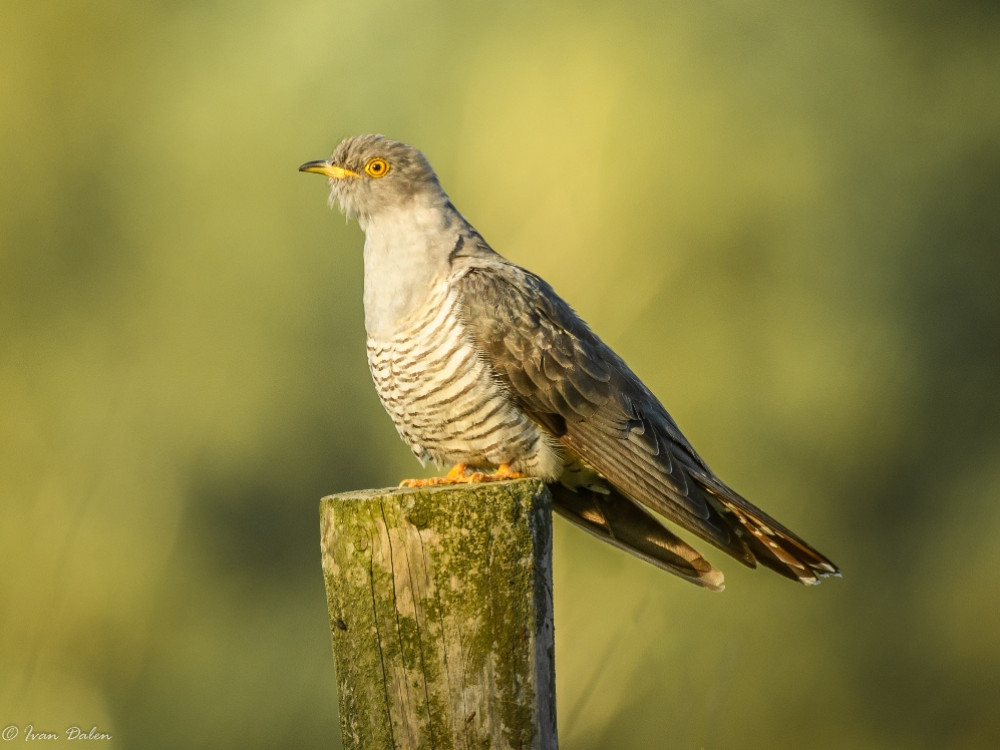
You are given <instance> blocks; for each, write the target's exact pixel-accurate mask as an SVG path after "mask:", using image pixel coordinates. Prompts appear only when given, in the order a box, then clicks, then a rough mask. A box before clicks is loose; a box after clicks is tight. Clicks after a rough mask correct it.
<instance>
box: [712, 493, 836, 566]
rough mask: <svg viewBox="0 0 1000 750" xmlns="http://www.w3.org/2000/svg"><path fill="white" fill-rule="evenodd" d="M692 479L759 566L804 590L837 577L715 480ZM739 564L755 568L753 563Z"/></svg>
mask: <svg viewBox="0 0 1000 750" xmlns="http://www.w3.org/2000/svg"><path fill="white" fill-rule="evenodd" d="M692 478H693V479H694V480H695V481H696V482H698V484H699V485H701V487H702V488H703V489H704V490H705V491H706V492H705V494H706V496H707V499H708V500H709V502H710V504H711V505H712V506H713V508H714V509H715V510H717V511H718V512H719V513H720V515H721V516H722V518H723V519H724V520H725V521H726V525H727V526H729V528H730V530H731V531H733V532H734V533H735V534H736V536H737V537H738V538H739V539H740V540H741V541H742V542H743V544H744V545H745V546H746V548H747V549H748V550H749V551H750V552H751V553H752V555H753V557H754V558H756V561H757V562H759V563H760V564H761V565H763V566H765V567H767V568H770V569H771V570H773V571H774V572H776V573H779V574H780V575H783V576H785V577H786V578H790V579H792V580H793V581H799V582H800V583H804V584H805V585H807V586H815V585H816V584H817V583H819V582H820V578H825V577H827V576H838V577H839V576H840V570H839V569H838V568H837V566H836V565H834V564H833V562H831V561H830V560H829V559H828V558H827V557H825V556H824V555H823V554H821V553H820V552H819V551H817V550H816V549H814V548H813V547H812V546H810V545H809V544H808V543H807V542H806V541H804V540H803V539H802V538H801V537H799V536H798V535H797V534H795V533H794V532H793V531H791V530H790V529H788V528H786V527H785V526H783V525H782V524H780V523H778V522H777V521H775V520H774V519H773V518H771V517H770V516H769V515H768V514H767V513H765V512H764V511H762V510H761V509H760V508H758V507H757V506H755V505H753V504H752V503H750V502H749V501H747V500H746V499H744V498H743V497H741V496H740V495H739V494H737V493H736V492H734V491H733V490H731V489H730V488H729V487H727V486H726V485H725V484H723V483H722V482H720V481H719V480H717V479H716V478H715V477H711V478H707V477H702V476H698V475H692ZM706 480H707V481H706ZM709 541H711V540H709ZM723 549H724V548H723ZM727 551H728V550H727ZM731 554H732V553H731ZM734 557H736V555H734ZM737 559H740V558H739V557H737ZM741 561H742V562H744V563H745V564H748V565H749V566H750V567H754V565H753V562H752V561H750V562H748V561H747V560H746V559H745V558H744V559H742V560H741Z"/></svg>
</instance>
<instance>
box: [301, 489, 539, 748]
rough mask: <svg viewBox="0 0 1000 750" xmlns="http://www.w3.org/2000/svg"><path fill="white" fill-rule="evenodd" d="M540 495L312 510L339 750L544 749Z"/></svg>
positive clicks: (438, 493)
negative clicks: (318, 531)
mask: <svg viewBox="0 0 1000 750" xmlns="http://www.w3.org/2000/svg"><path fill="white" fill-rule="evenodd" d="M551 510H552V499H551V497H550V495H549V492H548V490H547V489H546V488H545V485H544V484H542V483H541V482H539V481H537V480H518V481H513V482H493V483H489V484H473V485H452V486H445V487H434V488H427V489H412V490H411V489H393V490H369V491H364V492H351V493H345V494H342V495H334V496H332V497H327V498H324V499H323V501H322V503H321V504H320V521H321V527H322V552H323V573H324V577H325V579H326V595H327V604H328V607H329V611H330V632H331V634H332V638H333V653H334V658H335V660H336V664H337V685H338V691H339V696H340V727H341V732H342V734H343V739H344V747H345V748H347V749H348V750H353V748H358V749H359V750H379V749H381V748H386V750H389V749H393V748H402V749H403V750H406V749H407V748H428V749H433V750H437V749H438V748H455V749H456V750H458V749H465V748H470V749H471V748H484V749H485V748H512V749H515V748H521V749H523V750H528V749H529V748H535V749H536V750H550V749H551V750H554V749H555V748H556V747H557V742H556V711H555V669H554V658H555V649H554V645H553V629H552V512H551Z"/></svg>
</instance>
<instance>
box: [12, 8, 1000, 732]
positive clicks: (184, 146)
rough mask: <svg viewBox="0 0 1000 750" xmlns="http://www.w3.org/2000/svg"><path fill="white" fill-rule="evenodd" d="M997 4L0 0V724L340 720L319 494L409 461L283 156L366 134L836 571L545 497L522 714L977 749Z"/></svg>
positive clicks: (999, 475)
mask: <svg viewBox="0 0 1000 750" xmlns="http://www.w3.org/2000/svg"><path fill="white" fill-rule="evenodd" d="M996 8H997V6H996V5H995V4H992V3H976V2H957V3H950V4H937V3H929V2H915V3H914V2H907V3H903V2H894V1H889V0H874V1H873V0H865V1H862V0H858V1H857V2H840V3H832V4H816V3H810V4H808V5H807V6H803V5H802V4H799V3H792V2H778V1H770V2H768V1H765V2H757V3H753V4H748V3H743V2H717V3H674V2H666V3H664V2H631V1H630V2H624V3H618V4H613V5H612V4H609V3H591V2H562V3H550V2H532V3H527V2H521V3H491V4H485V3H468V4H461V5H459V4H453V3H448V2H443V1H441V0H438V1H437V2H432V1H428V2H408V1H406V0H404V1H403V2H385V1H384V0H375V1H373V2H367V3H337V2H333V3H330V2H316V1H314V0H313V1H310V0H291V1H290V2H284V3H276V2H270V3H267V2H241V3H235V2H226V1H225V0H216V1H214V2H204V3H194V2H124V0H91V2H87V3H75V2H66V1H65V0H64V1H63V2H58V3H39V2H27V1H26V0H5V2H4V5H3V9H2V10H0V81H2V89H0V173H2V180H0V191H2V198H0V327H2V330H0V342H2V349H0V399H2V400H0V408H2V420H0V436H2V442H0V492H2V521H0V555H2V569H0V724H2V725H3V726H7V725H10V724H14V725H16V726H18V727H24V726H26V725H27V724H33V725H34V726H35V728H36V730H38V729H41V730H51V731H57V732H62V731H63V730H64V729H65V728H66V727H67V726H71V725H78V726H81V727H84V728H85V729H89V728H90V727H91V726H94V725H96V726H97V727H98V728H99V729H100V730H101V731H106V732H110V733H111V734H112V735H113V738H114V739H113V744H114V746H116V747H142V748H176V747H209V746H211V747H226V748H229V747H232V748H236V747H302V748H314V747H315V748H319V747H337V746H339V729H338V725H337V717H336V690H335V678H334V670H333V660H332V656H331V650H330V644H329V634H328V631H327V621H326V611H325V600H324V592H323V583H322V577H321V574H320V560H319V553H318V523H317V507H318V501H319V498H320V497H321V496H322V495H324V494H329V493H332V492H338V491H345V490H351V489H358V488H364V487H379V486H386V485H391V484H395V483H396V482H397V481H398V480H399V479H400V478H401V477H403V476H408V475H414V474H415V473H417V472H418V471H419V466H418V464H417V463H416V462H415V461H414V459H413V458H412V456H410V454H409V452H408V450H407V449H406V448H405V447H404V446H403V444H402V443H401V442H399V440H398V439H397V437H396V434H395V431H394V429H393V428H392V426H391V424H390V422H389V420H388V418H387V417H386V416H385V414H384V413H383V411H382V410H381V407H380V406H379V404H378V402H377V400H376V397H375V394H374V390H373V388H372V386H371V383H370V378H369V375H368V372H367V367H366V364H365V355H364V334H363V325H362V313H361V284H362V268H361V246H362V241H363V240H362V234H361V232H360V230H359V229H358V228H357V226H356V225H354V224H350V225H347V224H345V222H344V220H343V218H342V217H341V216H340V215H339V214H338V213H336V212H330V211H329V210H328V209H327V207H326V187H325V184H324V183H323V181H322V180H320V179H319V178H317V177H314V176H306V175H301V174H299V173H297V172H296V168H297V166H298V165H299V164H300V163H302V162H304V161H306V160H310V159H316V158H322V157H324V156H326V155H327V154H328V153H329V152H330V151H331V150H332V148H333V146H334V145H335V144H336V143H337V142H338V141H339V140H340V139H341V138H343V137H345V136H347V135H352V134H357V133H363V132H382V133H385V134H387V135H389V136H390V137H394V138H398V139H401V140H405V141H408V142H410V143H413V144H414V145H417V146H418V147H420V148H421V149H423V150H424V151H425V153H427V155H428V156H429V158H430V159H431V162H432V163H433V164H434V165H435V167H436V169H437V171H438V173H439V175H440V176H441V179H442V182H443V184H444V185H445V187H446V189H447V190H448V191H449V193H450V194H451V196H452V198H453V199H454V200H455V202H456V204H457V205H458V207H459V208H460V210H462V211H463V213H465V215H466V216H467V217H468V218H469V219H470V220H471V221H472V222H473V223H474V224H475V225H476V226H477V227H478V229H479V230H480V231H481V232H482V233H483V234H484V235H485V236H486V237H487V239H488V240H489V241H490V242H491V243H492V244H493V245H494V247H496V248H497V249H498V250H499V251H500V252H502V253H504V254H505V255H507V256H508V257H509V258H511V259H513V260H514V261H517V262H520V263H522V264H524V265H527V266H529V267H530V268H531V269H532V270H534V271H536V272H538V273H540V274H541V275H542V276H544V277H545V278H547V279H548V280H549V281H551V282H552V283H553V285H554V286H555V287H556V288H557V289H558V290H559V291H560V293H561V294H562V295H563V296H564V297H566V298H567V299H568V300H570V301H571V303H572V304H573V305H574V306H575V307H576V309H577V310H578V311H579V312H580V313H581V315H582V316H583V317H584V318H585V319H587V320H588V321H589V322H590V323H591V325H592V326H593V327H594V328H595V329H596V330H597V331H598V332H599V333H600V334H601V335H602V337H603V338H604V339H605V340H606V341H608V342H609V343H610V344H611V345H612V346H614V347H615V349H616V350H617V351H618V352H619V353H621V354H622V355H623V356H624V357H625V358H626V359H627V360H628V361H629V362H630V364H631V365H632V367H633V368H634V369H635V370H636V371H637V372H638V373H639V375H640V376H642V377H643V378H644V380H645V381H646V382H647V384H648V385H649V386H650V387H651V388H652V389H653V390H654V391H655V392H657V393H658V394H660V396H661V397H662V398H663V400H664V401H665V403H666V404H667V406H668V408H669V409H670V410H671V412H672V413H673V415H674V417H675V418H676V419H677V420H678V422H679V423H680V424H681V426H682V427H683V428H684V430H685V432H686V433H687V434H688V436H689V438H691V440H692V441H693V442H694V444H695V445H696V446H697V447H698V450H699V451H700V452H701V453H702V455H703V456H705V458H706V459H707V460H708V461H709V463H710V464H711V465H712V466H713V468H714V469H715V470H716V471H717V472H718V473H719V474H720V475H721V476H722V477H723V478H724V479H726V480H727V481H728V482H729V483H731V484H732V485H733V486H734V487H736V488H737V489H739V490H740V491H741V492H742V493H744V494H745V495H746V496H747V497H749V498H750V499H751V500H753V501H754V502H756V503H758V504H760V505H761V506H763V507H764V508H765V509H767V510H768V511H769V512H771V513H773V514H774V515H776V516H777V517H778V518H780V519H781V520H783V521H784V522H786V523H787V524H789V525H790V526H791V527H792V528H794V529H795V530H797V531H798V532H800V533H801V534H802V535H803V536H805V537H806V538H807V539H808V540H809V541H810V542H812V543H813V544H815V545H816V546H817V547H818V548H819V549H821V550H822V551H823V552H825V553H827V554H828V555H830V556H831V557H832V558H833V559H834V560H835V561H837V562H838V563H839V564H840V565H841V566H842V567H843V569H844V574H845V577H844V579H843V580H841V581H831V582H828V583H825V584H824V585H823V586H820V587H819V588H818V589H814V590H806V589H803V588H801V587H798V586H795V585H793V584H791V583H789V582H788V581H785V580H782V579H780V578H778V577H777V576H775V575H773V574H770V573H766V572H752V571H748V570H744V569H743V568H741V566H739V565H738V564H737V563H735V562H734V561H732V560H729V559H726V558H725V556H724V555H722V554H721V553H719V552H717V551H716V550H713V549H711V548H708V549H705V550H704V551H705V552H706V553H707V554H708V556H709V558H710V559H711V560H712V561H713V562H715V563H716V564H717V565H719V566H720V567H722V568H723V569H724V571H725V573H726V575H727V583H728V589H727V591H726V592H725V593H723V594H721V595H715V594H710V593H707V592H705V591H702V590H699V589H696V588H695V587H693V586H689V585H686V584H684V583H682V582H680V581H679V580H676V579H674V578H671V577H669V576H667V575H666V574H663V573H661V572H659V571H656V570H655V569H653V568H652V567H650V566H648V565H645V564H644V563H641V562H639V561H636V560H634V559H630V558H628V557H626V556H625V555H623V554H621V553H618V552H617V551H615V550H613V549H611V548H609V547H606V546H604V545H601V544H600V543H598V542H597V541H594V540H592V539H591V538H590V537H587V536H585V535H583V534H581V533H578V532H577V531H576V530H574V529H572V528H571V527H569V526H567V525H566V524H565V523H563V522H562V521H559V522H557V526H556V541H555V609H556V632H557V638H556V641H557V675H558V696H559V724H560V735H561V740H562V746H563V747H564V748H578V749H580V750H596V749H597V748H661V747H662V748H673V747H676V748H732V747H744V748H764V747H772V748H803V747H805V748H847V747H849V748H896V747H898V748H944V747H948V748H958V747H962V748H979V747H982V748H995V747H997V746H998V743H1000V712H998V711H997V710H996V699H997V696H998V695H1000V614H998V613H1000V586H998V583H997V571H998V569H1000V543H998V538H1000V502H998V495H1000V397H998V386H1000V301H998V298H1000V45H998V44H997V39H1000V14H998V11H997V9H996ZM701 546H702V547H705V546H706V545H701Z"/></svg>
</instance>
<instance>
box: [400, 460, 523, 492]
mask: <svg viewBox="0 0 1000 750" xmlns="http://www.w3.org/2000/svg"><path fill="white" fill-rule="evenodd" d="M524 477H525V475H524V474H522V473H521V472H519V471H514V470H513V469H511V468H510V466H509V465H508V464H500V465H499V466H498V467H497V470H496V471H495V472H493V473H492V474H489V473H486V472H482V471H474V472H472V473H471V474H466V465H465V464H455V465H454V466H452V467H451V470H450V471H449V472H448V473H447V474H445V475H444V476H443V477H430V478H429V479H404V480H403V481H402V482H400V483H399V486H400V487H411V488H412V487H439V486H441V485H446V484H479V483H482V482H502V481H504V480H506V479H524Z"/></svg>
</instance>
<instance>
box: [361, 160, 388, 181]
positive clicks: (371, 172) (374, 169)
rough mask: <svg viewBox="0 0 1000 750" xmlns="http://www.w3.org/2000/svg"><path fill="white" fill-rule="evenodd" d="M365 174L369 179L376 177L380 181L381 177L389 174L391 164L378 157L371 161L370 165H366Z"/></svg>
mask: <svg viewBox="0 0 1000 750" xmlns="http://www.w3.org/2000/svg"><path fill="white" fill-rule="evenodd" d="M365 174H367V175H368V176H369V177H374V178H376V179H378V178H379V177H385V176H386V175H387V174H389V162H387V161H386V160H385V159H383V158H382V157H381V156H376V157H375V158H374V159H369V160H368V163H367V164H365Z"/></svg>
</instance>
